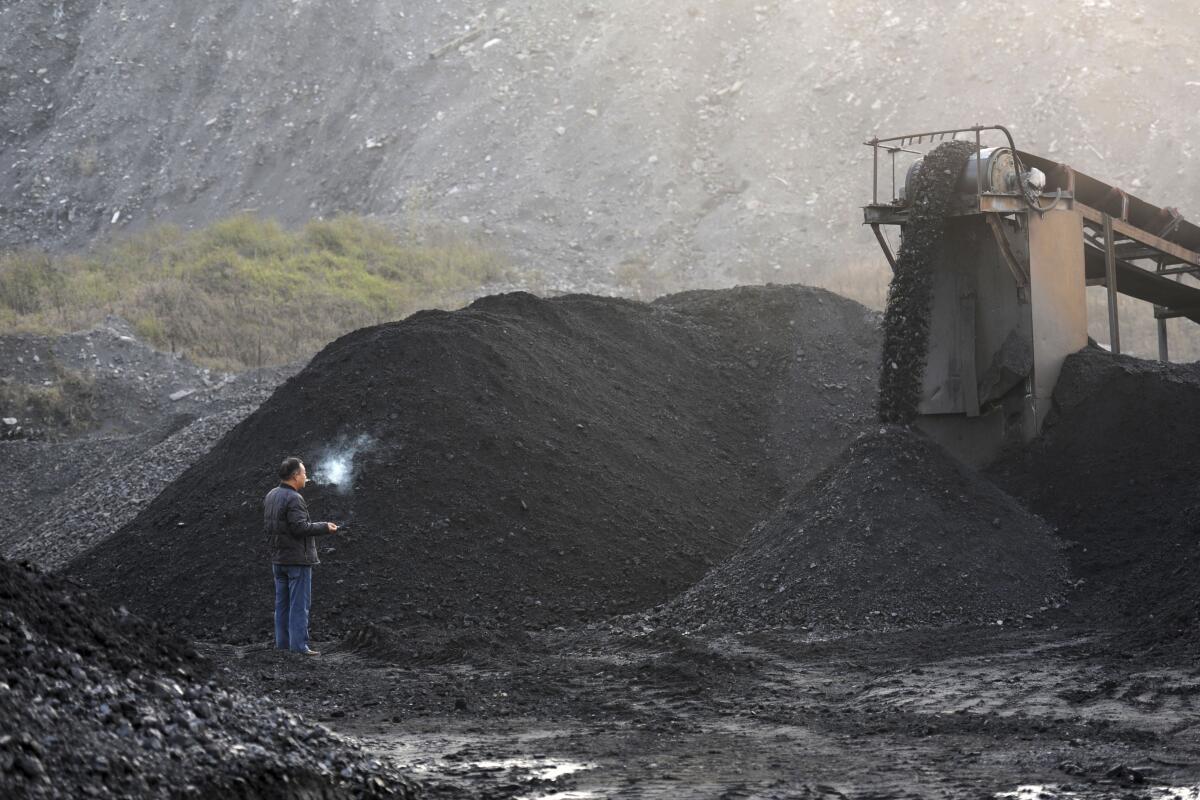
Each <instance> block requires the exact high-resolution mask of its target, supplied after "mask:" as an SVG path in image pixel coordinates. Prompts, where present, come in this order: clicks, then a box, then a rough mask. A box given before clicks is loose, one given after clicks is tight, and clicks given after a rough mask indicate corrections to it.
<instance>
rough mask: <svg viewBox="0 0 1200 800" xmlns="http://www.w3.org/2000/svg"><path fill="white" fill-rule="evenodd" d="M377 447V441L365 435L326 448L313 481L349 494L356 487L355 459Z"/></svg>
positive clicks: (318, 461)
mask: <svg viewBox="0 0 1200 800" xmlns="http://www.w3.org/2000/svg"><path fill="white" fill-rule="evenodd" d="M374 446H375V440H374V439H373V438H372V437H370V436H368V435H367V434H365V433H362V434H359V435H358V436H356V437H355V438H354V439H351V440H345V439H340V440H338V442H337V443H335V444H333V445H331V446H330V447H328V448H326V449H325V450H324V451H323V453H322V455H321V457H320V458H319V459H318V460H317V469H316V471H315V472H314V474H313V479H314V480H315V481H316V482H317V483H324V484H331V485H333V486H335V487H336V488H337V490H338V491H339V492H343V493H345V492H349V491H350V490H351V489H352V488H353V486H354V469H355V465H354V458H355V456H357V455H359V454H360V453H365V452H367V451H368V450H370V449H371V448H372V447H374Z"/></svg>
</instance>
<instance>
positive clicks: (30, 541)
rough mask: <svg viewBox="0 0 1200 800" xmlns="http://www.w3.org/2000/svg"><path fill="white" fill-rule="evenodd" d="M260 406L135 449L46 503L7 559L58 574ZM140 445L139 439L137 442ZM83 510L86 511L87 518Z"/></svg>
mask: <svg viewBox="0 0 1200 800" xmlns="http://www.w3.org/2000/svg"><path fill="white" fill-rule="evenodd" d="M254 408H255V407H254V406H241V407H239V408H233V409H230V410H229V411H223V412H220V413H217V414H212V415H210V416H205V417H200V418H199V419H197V420H195V421H194V422H191V423H189V424H187V425H185V426H184V427H182V428H181V429H180V430H178V431H176V432H175V433H173V434H171V435H170V436H168V437H166V438H165V439H163V440H162V441H160V442H157V443H155V444H149V443H146V444H145V445H143V447H142V448H138V447H129V448H127V450H125V451H122V452H119V454H118V455H117V456H115V457H110V458H109V459H107V461H108V463H107V464H105V466H104V468H102V469H101V470H99V471H96V472H92V473H91V474H88V475H87V476H86V477H84V478H83V480H82V481H81V482H80V483H79V484H78V485H75V486H72V487H71V488H69V489H67V490H66V496H67V497H68V498H69V499H67V500H66V501H60V502H49V503H44V504H42V505H41V507H40V508H39V512H40V513H38V514H37V516H36V517H33V518H30V517H26V518H25V519H24V520H23V521H22V526H23V528H24V529H23V530H21V531H20V535H19V537H16V538H15V540H14V541H13V542H12V544H11V545H10V546H8V547H7V548H5V550H4V553H3V554H4V555H5V556H6V557H8V558H11V559H18V560H20V559H27V560H29V561H32V562H34V563H36V564H38V565H40V566H42V567H46V568H48V569H57V568H59V567H61V566H62V565H63V564H65V563H66V562H67V561H69V560H70V559H71V558H73V557H75V556H76V555H78V554H79V553H81V552H83V551H84V550H87V549H88V548H89V547H91V546H92V545H94V544H95V543H96V542H98V541H101V540H102V539H104V538H106V537H108V536H110V535H112V534H113V532H115V531H116V530H117V529H118V528H120V527H121V526H122V525H124V524H125V523H126V522H129V521H130V520H131V519H133V518H134V517H135V516H137V513H138V512H139V511H141V510H142V509H143V508H144V507H145V506H146V505H147V504H148V503H149V502H150V501H151V500H152V499H153V498H154V497H155V496H156V495H157V494H158V493H159V492H160V491H162V489H163V487H165V486H166V485H167V484H169V483H170V482H171V481H172V480H174V479H175V478H177V477H178V476H179V474H180V473H181V472H183V470H184V469H186V468H187V467H188V466H189V465H190V464H191V463H192V462H194V461H195V460H196V459H197V458H199V457H200V456H201V455H203V454H204V453H206V452H207V451H208V449H209V448H210V447H211V446H212V445H213V443H214V442H216V441H217V440H218V439H219V438H220V437H221V436H222V435H224V433H225V432H226V431H228V430H229V429H230V428H232V427H233V426H234V425H236V424H237V423H238V422H241V421H242V420H243V419H245V418H246V417H247V416H248V415H249V414H250V413H251V412H252V411H254ZM135 441H136V440H135ZM80 509H86V510H87V511H86V513H83V514H81V513H80Z"/></svg>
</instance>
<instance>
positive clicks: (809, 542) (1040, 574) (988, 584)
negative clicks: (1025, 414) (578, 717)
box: [663, 427, 1066, 631]
mask: <svg viewBox="0 0 1200 800" xmlns="http://www.w3.org/2000/svg"><path fill="white" fill-rule="evenodd" d="M1065 578H1066V570H1065V559H1064V557H1063V556H1062V554H1061V552H1060V542H1059V541H1058V540H1057V539H1056V538H1055V537H1054V535H1053V533H1052V532H1051V530H1050V529H1049V528H1048V527H1047V526H1046V525H1045V523H1043V522H1042V521H1041V520H1039V519H1038V518H1037V517H1035V516H1033V515H1032V514H1030V513H1029V512H1027V511H1026V510H1024V509H1023V508H1022V507H1021V506H1020V505H1019V504H1018V503H1017V502H1016V501H1015V500H1013V499H1012V498H1011V497H1009V496H1008V495H1006V494H1004V493H1003V492H1002V491H1000V490H998V489H997V488H996V487H995V486H994V485H992V484H991V483H990V482H988V481H986V480H984V479H983V478H981V477H980V476H978V475H977V474H976V473H974V472H973V471H971V470H969V469H967V468H965V467H963V466H962V465H961V464H959V463H958V462H956V461H954V460H953V459H952V458H951V457H950V456H948V455H947V454H946V453H945V452H943V451H942V450H941V449H940V448H939V447H937V445H935V444H933V443H932V442H930V441H929V440H927V439H925V438H924V437H923V436H921V435H919V434H916V433H913V432H911V431H909V430H908V429H906V428H900V427H890V428H883V429H881V430H879V431H877V432H874V433H870V434H865V435H863V436H862V437H861V438H859V439H858V440H857V441H856V442H855V443H854V444H853V445H852V446H851V447H850V448H849V449H848V450H847V451H846V453H845V454H844V455H843V456H842V458H840V459H839V460H838V461H837V463H836V464H834V465H833V466H831V467H830V468H829V469H828V470H827V471H826V472H825V473H824V474H823V475H821V476H820V477H819V478H817V479H816V480H814V481H813V482H812V484H810V485H809V486H808V487H806V488H805V489H804V490H803V491H801V492H798V493H797V494H795V495H794V496H792V497H791V498H789V499H788V500H787V501H786V502H785V503H783V504H782V505H781V506H780V507H779V508H778V509H777V510H776V511H775V513H774V514H772V515H771V516H770V517H768V518H766V519H764V521H763V522H762V523H761V524H760V525H758V526H757V527H756V528H755V530H754V532H753V533H752V534H751V535H750V537H749V538H748V539H747V541H746V542H745V544H744V545H743V546H742V548H741V550H739V551H738V553H736V554H735V555H734V556H733V557H732V558H731V559H729V560H728V561H727V562H725V563H724V564H722V565H720V566H719V567H717V568H716V569H714V570H713V571H712V572H710V573H709V574H708V575H706V576H705V578H704V579H703V580H702V581H700V583H698V584H697V585H696V586H695V587H693V588H692V589H690V590H689V591H688V592H686V593H685V594H683V595H682V596H680V597H679V598H678V599H676V600H674V601H673V602H671V603H670V604H669V605H668V606H667V607H666V608H665V609H664V610H663V615H664V617H665V619H667V620H668V621H673V622H675V623H676V624H679V625H682V626H685V627H690V628H697V627H701V626H704V625H708V624H710V623H718V624H722V625H725V626H730V627H733V628H736V629H738V630H752V629H761V628H772V627H808V628H812V629H815V630H818V631H832V630H841V631H844V630H856V629H864V628H865V629H878V628H890V627H900V626H911V625H930V624H933V625H938V624H950V623H963V622H966V623H975V622H988V623H995V622H996V621H1003V620H1006V619H1008V620H1011V619H1013V618H1017V617H1023V616H1024V615H1025V614H1028V613H1031V612H1035V611H1038V610H1044V609H1046V608H1047V607H1050V606H1053V605H1056V604H1057V603H1058V602H1059V601H1060V600H1061V596H1062V592H1063V590H1064V589H1065V588H1066V582H1065Z"/></svg>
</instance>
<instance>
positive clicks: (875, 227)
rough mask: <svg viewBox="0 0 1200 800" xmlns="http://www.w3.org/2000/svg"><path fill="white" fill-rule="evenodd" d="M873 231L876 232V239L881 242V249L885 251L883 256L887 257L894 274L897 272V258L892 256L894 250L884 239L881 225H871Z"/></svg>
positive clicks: (875, 223)
mask: <svg viewBox="0 0 1200 800" xmlns="http://www.w3.org/2000/svg"><path fill="white" fill-rule="evenodd" d="M871 230H872V231H874V232H875V239H876V241H878V242H879V247H880V248H881V249H882V250H883V254H884V255H885V256H887V260H888V263H889V264H891V265H892V272H893V273H894V272H895V271H896V257H895V256H894V255H892V248H891V247H889V246H888V241H887V239H886V238H884V235H883V231H881V230H879V223H877V222H874V223H871Z"/></svg>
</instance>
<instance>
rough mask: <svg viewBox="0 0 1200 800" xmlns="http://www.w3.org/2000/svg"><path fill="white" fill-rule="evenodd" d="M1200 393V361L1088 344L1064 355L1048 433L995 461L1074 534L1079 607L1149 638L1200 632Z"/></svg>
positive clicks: (1191, 636) (1027, 497) (1000, 473)
mask: <svg viewBox="0 0 1200 800" xmlns="http://www.w3.org/2000/svg"><path fill="white" fill-rule="evenodd" d="M1198 404H1200V364H1164V363H1160V362H1156V361H1142V360H1139V359H1136V358H1131V357H1128V356H1115V355H1113V354H1111V353H1109V352H1107V351H1104V350H1101V349H1100V348H1098V347H1089V348H1087V349H1085V350H1082V351H1080V352H1079V353H1075V354H1073V355H1071V356H1070V357H1068V358H1067V360H1066V362H1065V363H1064V365H1063V370H1062V373H1061V375H1060V377H1059V381H1058V385H1057V386H1056V387H1055V391H1054V405H1055V409H1054V413H1053V414H1052V415H1051V417H1050V418H1049V419H1048V421H1047V424H1046V428H1045V430H1044V432H1043V434H1042V436H1041V437H1040V438H1039V439H1038V440H1037V441H1036V442H1034V443H1033V445H1032V446H1031V447H1029V448H1028V449H1027V450H1024V451H1022V452H1017V453H1013V454H1010V455H1009V456H1008V457H1007V458H1005V459H1004V460H1002V461H1001V462H999V463H998V464H996V465H995V466H994V467H993V468H992V470H991V474H992V476H993V477H994V478H995V479H996V480H997V481H998V482H999V483H1000V485H1002V486H1004V487H1005V488H1006V489H1007V490H1008V491H1010V492H1012V493H1014V494H1016V495H1017V496H1018V497H1020V498H1022V499H1023V500H1024V501H1025V502H1026V503H1027V504H1028V505H1029V507H1030V508H1032V509H1033V510H1034V511H1035V512H1037V513H1038V514H1039V515H1041V516H1043V517H1044V518H1045V519H1047V520H1049V521H1050V522H1052V523H1053V524H1055V525H1056V526H1057V529H1058V532H1059V534H1060V535H1061V536H1062V537H1063V538H1065V539H1067V540H1069V541H1070V542H1071V544H1072V546H1071V548H1070V550H1069V554H1070V559H1071V565H1072V571H1073V573H1075V574H1076V575H1077V576H1078V578H1079V579H1080V580H1081V583H1080V587H1079V591H1078V592H1077V593H1076V595H1075V596H1074V597H1073V601H1072V606H1073V607H1074V608H1075V609H1076V610H1077V611H1078V613H1080V614H1082V615H1085V617H1086V618H1087V619H1088V620H1090V621H1092V622H1095V623H1098V624H1101V625H1104V626H1105V627H1111V626H1115V627H1119V628H1120V627H1123V628H1126V629H1132V630H1134V631H1135V633H1134V636H1133V638H1134V639H1135V640H1138V641H1141V642H1145V643H1154V644H1163V645H1168V644H1170V643H1172V642H1178V643H1180V644H1182V645H1185V646H1187V647H1189V648H1190V647H1191V645H1192V644H1194V643H1195V642H1196V641H1197V639H1200V633H1198V631H1200V577H1198V576H1200V487H1198V486H1197V484H1196V481H1195V479H1194V476H1195V474H1196V469H1195V468H1200V427H1198V426H1197V425H1196V422H1195V409H1196V408H1197V407H1198Z"/></svg>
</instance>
